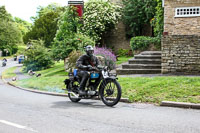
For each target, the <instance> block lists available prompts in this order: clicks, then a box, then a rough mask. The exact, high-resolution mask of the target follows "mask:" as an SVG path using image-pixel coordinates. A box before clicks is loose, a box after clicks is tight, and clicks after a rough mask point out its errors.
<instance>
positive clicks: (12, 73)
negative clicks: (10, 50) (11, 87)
mask: <svg viewBox="0 0 200 133" xmlns="http://www.w3.org/2000/svg"><path fill="white" fill-rule="evenodd" d="M16 69H17V67H11V68H8V69H6V70H5V71H4V72H3V73H2V78H4V79H8V78H12V77H15V76H16V74H15V70H16Z"/></svg>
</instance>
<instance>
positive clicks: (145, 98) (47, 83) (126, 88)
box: [8, 62, 200, 104]
mask: <svg viewBox="0 0 200 133" xmlns="http://www.w3.org/2000/svg"><path fill="white" fill-rule="evenodd" d="M13 69H14V68H13ZM12 72H13V70H10V72H8V73H12ZM36 73H41V74H42V76H40V77H35V76H33V77H32V78H30V79H24V80H20V81H17V82H15V84H16V85H19V86H21V87H25V88H32V89H38V90H44V91H52V92H61V93H64V91H63V90H62V88H65V85H64V82H63V81H64V80H65V79H66V77H67V72H65V71H64V64H63V62H59V63H56V65H55V66H54V67H53V68H50V69H46V70H43V71H38V72H36ZM118 81H119V83H120V85H121V87H122V97H124V98H128V99H129V100H130V101H131V102H146V103H155V104H159V103H160V102H161V101H163V100H166V101H177V102H191V103H200V77H184V76H166V77H164V76H163V77H119V80H118Z"/></svg>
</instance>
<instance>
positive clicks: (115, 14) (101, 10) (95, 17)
mask: <svg viewBox="0 0 200 133" xmlns="http://www.w3.org/2000/svg"><path fill="white" fill-rule="evenodd" d="M120 18H121V7H120V6H117V5H115V4H113V3H111V2H110V1H104V0H90V1H88V2H87V3H85V7H84V14H83V21H84V24H83V27H81V31H82V33H84V34H85V35H88V36H90V37H91V38H92V39H93V40H94V41H95V42H96V43H97V42H99V41H100V40H101V39H102V37H103V35H104V34H105V33H106V32H108V31H110V30H111V29H113V28H115V26H116V24H117V23H118V22H119V19H120Z"/></svg>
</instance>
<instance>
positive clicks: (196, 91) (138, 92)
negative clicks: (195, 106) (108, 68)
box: [119, 76, 200, 103]
mask: <svg viewBox="0 0 200 133" xmlns="http://www.w3.org/2000/svg"><path fill="white" fill-rule="evenodd" d="M119 82H120V84H121V86H122V90H123V94H122V96H123V97H127V98H129V100H131V101H135V102H150V103H160V102H161V101H163V100H167V101H179V102H192V103H200V77H175V76H174V77H173V76H170V77H136V78H119Z"/></svg>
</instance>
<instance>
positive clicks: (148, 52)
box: [140, 51, 162, 55]
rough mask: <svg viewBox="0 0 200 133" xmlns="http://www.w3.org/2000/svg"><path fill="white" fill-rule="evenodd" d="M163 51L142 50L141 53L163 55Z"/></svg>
mask: <svg viewBox="0 0 200 133" xmlns="http://www.w3.org/2000/svg"><path fill="white" fill-rule="evenodd" d="M161 53H162V52H161V51H144V52H141V53H140V54H141V55H161Z"/></svg>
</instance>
